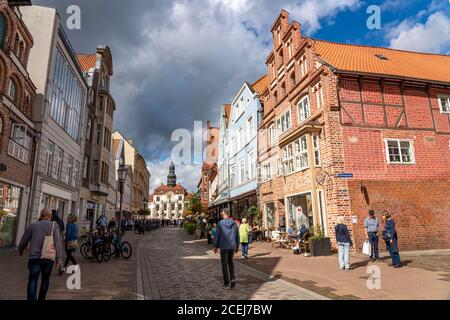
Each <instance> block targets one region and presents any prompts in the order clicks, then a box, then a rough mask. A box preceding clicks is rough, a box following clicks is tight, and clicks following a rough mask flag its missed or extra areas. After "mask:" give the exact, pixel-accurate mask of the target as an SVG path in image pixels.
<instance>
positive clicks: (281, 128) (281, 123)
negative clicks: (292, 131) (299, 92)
mask: <svg viewBox="0 0 450 320" xmlns="http://www.w3.org/2000/svg"><path fill="white" fill-rule="evenodd" d="M290 127H291V110H288V111H287V112H286V113H284V114H283V115H282V116H281V117H280V118H279V119H278V120H277V130H278V132H279V133H284V132H286V131H287V130H288V129H289V128H290Z"/></svg>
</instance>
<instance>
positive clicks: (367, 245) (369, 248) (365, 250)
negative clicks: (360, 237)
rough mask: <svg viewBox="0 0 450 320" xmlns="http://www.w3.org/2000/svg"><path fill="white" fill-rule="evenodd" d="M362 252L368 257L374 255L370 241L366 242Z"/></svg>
mask: <svg viewBox="0 0 450 320" xmlns="http://www.w3.org/2000/svg"><path fill="white" fill-rule="evenodd" d="M362 252H363V253H364V254H366V255H368V256H371V255H372V246H371V244H370V242H369V241H366V242H364V245H363V250H362Z"/></svg>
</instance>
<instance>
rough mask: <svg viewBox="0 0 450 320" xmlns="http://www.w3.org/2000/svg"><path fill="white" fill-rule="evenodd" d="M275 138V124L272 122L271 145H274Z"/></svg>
mask: <svg viewBox="0 0 450 320" xmlns="http://www.w3.org/2000/svg"><path fill="white" fill-rule="evenodd" d="M275 138H276V132H275V125H274V124H272V125H271V126H270V127H269V145H273V144H274V143H275Z"/></svg>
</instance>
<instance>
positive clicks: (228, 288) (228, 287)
mask: <svg viewBox="0 0 450 320" xmlns="http://www.w3.org/2000/svg"><path fill="white" fill-rule="evenodd" d="M223 289H224V290H231V287H230V285H227V284H224V285H223Z"/></svg>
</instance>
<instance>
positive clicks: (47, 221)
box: [19, 209, 62, 300]
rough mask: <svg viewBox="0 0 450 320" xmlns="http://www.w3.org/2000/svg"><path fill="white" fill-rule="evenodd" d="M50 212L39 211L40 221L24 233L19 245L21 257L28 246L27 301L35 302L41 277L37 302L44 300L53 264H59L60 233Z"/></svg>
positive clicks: (46, 210)
mask: <svg viewBox="0 0 450 320" xmlns="http://www.w3.org/2000/svg"><path fill="white" fill-rule="evenodd" d="M51 219H52V212H51V211H50V210H49V209H43V210H42V211H41V217H40V221H37V222H34V223H32V224H31V225H30V226H29V227H28V229H27V230H26V231H25V234H24V235H23V237H22V239H21V240H20V244H19V254H20V256H22V255H23V253H24V251H25V249H26V247H27V246H28V244H30V253H29V256H28V270H29V272H30V273H29V276H28V286H27V298H28V300H36V298H37V297H36V296H37V285H38V281H39V276H41V275H42V276H41V287H40V290H39V296H38V299H39V300H45V298H46V296H47V291H48V288H49V285H50V275H51V274H52V269H53V266H54V264H55V263H56V266H57V267H58V265H59V264H60V263H61V261H60V260H61V251H62V247H61V233H60V231H59V228H58V225H57V224H56V222H54V221H51Z"/></svg>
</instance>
